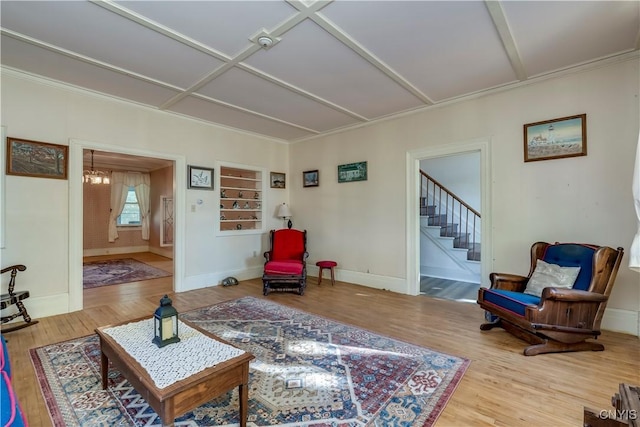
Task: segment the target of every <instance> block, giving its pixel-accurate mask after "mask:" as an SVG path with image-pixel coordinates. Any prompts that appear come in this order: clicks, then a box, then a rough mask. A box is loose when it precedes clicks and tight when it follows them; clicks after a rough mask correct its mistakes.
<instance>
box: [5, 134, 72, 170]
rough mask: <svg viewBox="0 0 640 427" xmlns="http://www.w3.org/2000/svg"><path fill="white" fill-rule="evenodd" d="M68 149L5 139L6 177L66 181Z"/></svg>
mask: <svg viewBox="0 0 640 427" xmlns="http://www.w3.org/2000/svg"><path fill="white" fill-rule="evenodd" d="M68 152H69V147H68V146H66V145H58V144H49V143H46V142H38V141H29V140H28V139H18V138H12V137H7V153H6V156H7V175H20V176H34V177H37V178H54V179H67V163H68Z"/></svg>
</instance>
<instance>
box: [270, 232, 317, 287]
mask: <svg viewBox="0 0 640 427" xmlns="http://www.w3.org/2000/svg"><path fill="white" fill-rule="evenodd" d="M269 241H270V244H271V250H269V251H268V252H265V253H264V257H265V263H264V273H263V275H262V283H263V294H264V295H269V291H282V292H292V291H296V292H298V294H300V295H302V294H304V288H305V287H306V286H307V261H306V260H307V257H308V256H309V253H308V252H307V230H304V231H300V230H293V229H281V230H271V232H270V233H269Z"/></svg>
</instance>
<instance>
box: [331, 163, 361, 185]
mask: <svg viewBox="0 0 640 427" xmlns="http://www.w3.org/2000/svg"><path fill="white" fill-rule="evenodd" d="M366 180H367V162H357V163H347V164H345V165H338V182H353V181H366Z"/></svg>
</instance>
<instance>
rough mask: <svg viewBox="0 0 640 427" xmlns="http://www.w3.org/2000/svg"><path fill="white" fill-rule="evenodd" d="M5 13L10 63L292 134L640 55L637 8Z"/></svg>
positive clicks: (137, 6)
mask: <svg viewBox="0 0 640 427" xmlns="http://www.w3.org/2000/svg"><path fill="white" fill-rule="evenodd" d="M0 8H1V9H0V23H1V34H2V39H1V49H2V50H1V56H0V58H1V63H2V66H3V67H5V68H6V69H16V70H22V71H25V72H27V73H31V74H35V75H38V76H43V77H45V78H48V79H51V80H55V81H59V82H64V83H67V84H70V85H73V86H77V87H81V88H86V89H89V90H91V91H95V92H99V93H102V94H106V95H110V96H113V97H116V98H120V99H124V100H129V101H132V102H135V103H138V104H142V105H146V106H149V107H151V108H154V109H159V110H164V111H167V112H170V113H175V114H180V115H184V116H190V117H193V118H196V119H199V120H203V121H206V122H211V123H216V124H219V125H223V126H226V127H231V128H235V129H241V130H244V131H247V132H251V133H255V134H260V135H264V136H267V137H269V138H276V139H280V140H285V141H297V140H302V139H306V138H310V137H313V136H315V135H320V134H324V133H329V132H334V131H336V130H340V129H344V128H349V127H353V126H359V125H362V124H366V123H369V122H372V121H376V120H380V119H383V118H387V117H390V116H394V115H398V114H402V113H406V112H410V111H414V110H419V109H423V108H429V107H430V106H433V105H437V104H441V103H445V102H451V101H453V100H457V99H462V98H464V97H468V96H472V95H475V94H481V93H484V92H486V91H491V90H496V89H500V88H505V87H510V86H513V85H518V84H522V83H523V82H527V81H531V80H535V79H539V78H543V77H545V76H549V75H553V74H554V73H560V72H566V71H567V70H572V69H576V68H582V67H587V66H590V65H592V64H596V63H600V62H602V61H609V60H612V58H615V57H619V56H621V55H622V56H624V55H633V54H634V53H632V52H634V51H637V50H638V48H639V45H640V41H639V40H640V38H639V33H640V2H638V1H384V0H380V1H366V0H361V1H346V0H345V1H342V0H335V1H316V2H312V1H304V2H299V1H283V0H273V1H237V0H236V1H7V0H3V1H1V2H0ZM261 36H267V37H270V38H271V40H272V44H271V46H269V47H267V48H263V47H262V46H261V45H260V44H259V43H257V39H258V38H259V37H261ZM636 53H637V52H636Z"/></svg>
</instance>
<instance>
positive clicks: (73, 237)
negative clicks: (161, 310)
mask: <svg viewBox="0 0 640 427" xmlns="http://www.w3.org/2000/svg"><path fill="white" fill-rule="evenodd" d="M85 149H87V150H91V149H95V150H100V151H107V152H112V153H120V154H130V155H134V156H144V157H154V158H157V159H165V160H172V161H173V182H174V202H175V203H174V230H173V232H174V246H173V268H174V273H173V290H174V291H175V292H180V291H181V290H183V288H184V284H183V282H184V261H185V253H184V252H185V251H184V247H185V245H184V239H185V237H184V233H185V218H186V210H185V209H186V208H184V209H182V210H180V209H175V207H176V206H183V207H184V206H186V202H185V197H186V190H185V189H186V187H187V183H186V176H187V168H186V159H185V157H184V156H179V155H172V154H167V153H160V152H155V151H149V150H139V149H131V148H125V147H121V146H117V145H109V144H103V143H98V142H92V141H84V140H80V139H70V140H69V174H68V175H69V312H72V311H77V310H82V307H83V303H84V301H83V292H82V290H83V289H82V258H83V253H82V250H83V243H82V227H83V216H84V215H83V205H82V204H83V191H82V170H83V164H82V160H83V155H82V153H83V150H85Z"/></svg>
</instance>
